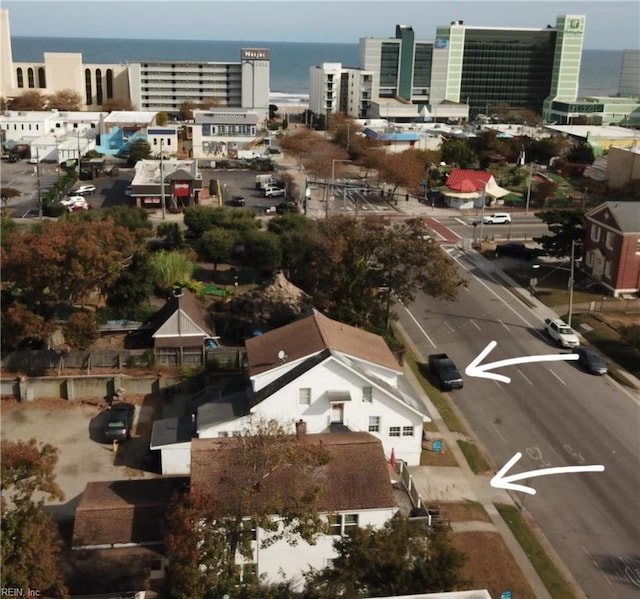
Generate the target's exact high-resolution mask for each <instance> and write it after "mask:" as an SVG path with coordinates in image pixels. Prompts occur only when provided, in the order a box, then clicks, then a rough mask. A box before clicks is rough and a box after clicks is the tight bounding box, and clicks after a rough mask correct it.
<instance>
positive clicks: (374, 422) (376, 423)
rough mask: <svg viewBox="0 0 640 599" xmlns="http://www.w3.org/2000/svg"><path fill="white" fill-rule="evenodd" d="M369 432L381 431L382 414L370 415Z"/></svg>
mask: <svg viewBox="0 0 640 599" xmlns="http://www.w3.org/2000/svg"><path fill="white" fill-rule="evenodd" d="M368 430H369V432H370V433H379V432H380V416H369V429H368Z"/></svg>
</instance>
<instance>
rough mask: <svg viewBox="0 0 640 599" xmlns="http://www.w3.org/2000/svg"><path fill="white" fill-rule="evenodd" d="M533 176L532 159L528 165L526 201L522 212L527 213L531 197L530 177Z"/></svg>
mask: <svg viewBox="0 0 640 599" xmlns="http://www.w3.org/2000/svg"><path fill="white" fill-rule="evenodd" d="M532 177H533V160H532V161H531V165H530V166H529V185H527V203H526V205H525V209H524V213H525V214H529V200H530V199H531V179H532Z"/></svg>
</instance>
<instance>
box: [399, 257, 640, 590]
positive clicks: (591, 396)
mask: <svg viewBox="0 0 640 599" xmlns="http://www.w3.org/2000/svg"><path fill="white" fill-rule="evenodd" d="M458 260H459V263H460V264H461V266H462V267H464V268H465V270H467V271H468V272H467V277H468V279H469V288H468V289H467V290H463V291H461V293H460V298H459V301H457V302H455V303H448V302H443V301H438V300H434V299H433V298H430V297H427V296H424V295H421V296H418V298H417V299H416V301H415V302H414V303H413V304H412V305H411V306H409V310H408V311H407V310H405V309H402V310H399V313H400V316H401V323H402V325H403V326H404V327H405V330H406V331H407V332H408V334H409V335H410V337H411V338H412V340H413V341H414V342H415V343H416V345H417V347H418V349H419V350H420V352H421V353H422V357H423V358H425V359H426V357H427V355H428V354H429V353H434V352H436V351H437V352H447V353H449V354H450V355H451V356H452V357H453V359H454V360H455V361H456V363H457V364H458V367H459V368H460V370H461V371H464V369H465V368H466V366H467V365H468V364H469V363H470V362H471V361H472V360H473V358H475V356H476V355H477V354H478V353H480V352H481V351H482V350H483V349H484V348H485V347H486V345H487V344H488V343H489V342H490V341H496V342H497V347H496V348H495V349H494V350H493V351H492V353H491V354H490V355H489V356H488V357H487V358H486V359H485V362H487V361H495V360H502V359H507V358H514V357H518V356H531V355H537V354H558V353H563V352H566V350H561V349H560V348H558V347H556V346H554V345H552V344H551V342H549V341H547V340H546V339H545V338H544V336H543V335H542V334H541V326H542V323H541V321H540V318H539V316H538V315H536V314H534V313H533V312H532V311H531V310H529V309H528V308H527V307H525V306H524V305H523V304H521V303H520V302H519V301H518V300H517V299H515V298H514V296H513V295H512V294H511V293H510V292H509V291H508V290H506V289H504V288H502V286H501V285H500V284H498V283H497V282H496V281H494V280H493V279H492V277H491V276H490V275H487V274H486V273H483V272H481V271H480V270H479V269H477V267H475V266H474V265H473V263H472V262H471V261H470V260H469V259H467V258H465V257H463V256H459V257H458ZM409 311H410V313H411V314H412V315H413V318H412V317H411V316H409V313H408V312H409ZM414 319H415V320H414ZM500 373H501V374H504V375H506V376H509V377H511V382H510V383H509V384H505V383H501V382H496V381H490V380H485V379H480V378H471V377H467V376H465V377H464V378H465V387H464V389H462V390H460V391H455V392H453V394H452V397H453V399H454V401H455V403H456V405H457V406H458V407H459V408H460V409H461V410H462V412H463V414H464V415H465V417H466V419H467V422H468V423H469V424H470V426H471V427H472V428H473V431H474V433H475V434H476V435H477V437H478V439H479V440H480V441H481V443H482V444H483V445H484V447H485V449H486V450H487V451H488V453H489V455H490V458H491V461H492V466H493V468H494V469H495V470H498V469H500V468H501V467H502V466H503V465H504V464H505V463H506V462H507V461H508V460H509V459H510V458H511V457H512V456H513V455H514V454H515V453H516V452H521V453H522V456H523V457H522V458H521V460H520V462H519V463H518V464H516V465H515V466H514V468H513V469H512V471H511V473H516V472H517V473H520V472H526V471H531V470H537V469H541V468H550V467H559V466H580V465H603V466H604V467H605V470H604V472H588V473H571V474H567V473H563V474H555V475H550V476H544V477H531V478H530V479H529V480H528V481H526V482H523V481H519V482H520V484H528V485H529V486H532V487H533V488H535V489H536V491H537V493H536V495H533V496H530V495H525V494H522V493H517V494H516V495H517V500H518V501H520V502H521V503H522V504H524V507H525V508H526V510H528V511H529V512H530V513H531V514H532V515H533V517H534V518H535V521H536V522H537V523H538V525H539V526H540V527H541V529H542V530H543V531H544V533H545V534H546V536H547V538H548V539H549V540H550V542H551V544H552V545H553V547H554V548H555V550H556V551H557V552H558V554H559V555H560V557H561V558H562V559H563V561H564V562H565V564H566V565H567V567H568V568H569V570H570V571H571V572H572V574H573V576H574V577H575V579H576V581H577V582H578V584H579V585H580V586H581V588H582V589H583V590H584V592H585V594H586V596H587V597H592V598H594V599H601V598H605V597H616V598H618V599H626V598H629V599H631V598H632V597H638V593H640V500H639V498H640V405H639V403H638V400H637V398H635V397H633V396H632V395H631V394H630V393H629V392H628V391H626V390H623V389H622V388H621V387H620V386H619V385H617V383H615V382H614V381H613V380H611V379H610V378H609V377H596V376H592V375H589V374H586V373H584V372H582V371H581V370H579V369H578V367H577V366H575V365H574V364H573V363H571V362H566V361H558V362H541V363H535V364H534V363H530V364H521V365H517V366H508V367H506V368H502V369H500ZM463 376H464V375H463ZM487 484H488V481H487Z"/></svg>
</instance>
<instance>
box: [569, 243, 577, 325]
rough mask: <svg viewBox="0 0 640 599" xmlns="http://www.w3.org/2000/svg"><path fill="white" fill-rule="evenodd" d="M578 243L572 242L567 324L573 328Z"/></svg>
mask: <svg viewBox="0 0 640 599" xmlns="http://www.w3.org/2000/svg"><path fill="white" fill-rule="evenodd" d="M575 247H576V242H575V240H573V239H572V240H571V274H570V275H569V316H568V318H567V324H568V325H569V326H571V317H572V315H573V314H572V313H573V269H574V266H573V264H574V254H575Z"/></svg>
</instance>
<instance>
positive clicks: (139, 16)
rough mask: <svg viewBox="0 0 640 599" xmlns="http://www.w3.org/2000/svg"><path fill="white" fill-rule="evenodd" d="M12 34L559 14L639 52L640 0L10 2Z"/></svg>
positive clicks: (365, 30)
mask: <svg viewBox="0 0 640 599" xmlns="http://www.w3.org/2000/svg"><path fill="white" fill-rule="evenodd" d="M2 6H3V7H4V8H7V9H8V10H9V19H10V24H11V33H12V35H14V36H35V37H102V38H125V39H126V38H138V39H216V40H243V41H244V40H246V41H254V40H255V41H272V42H276V41H291V42H296V41H297V42H330V43H339V42H344V43H353V44H356V43H358V40H359V39H360V38H361V37H392V36H393V35H394V31H395V25H396V23H402V24H409V25H413V28H414V30H415V32H416V38H418V39H432V38H433V37H434V35H435V27H436V26H437V25H446V24H448V23H449V22H450V21H452V20H454V19H461V20H463V21H464V22H465V23H467V24H469V25H477V26H499V27H536V28H537V27H545V26H546V25H547V24H550V25H555V20H556V16H557V15H560V14H584V15H586V17H587V26H586V34H585V48H590V49H611V50H622V49H632V48H639V47H640V2H638V1H637V0H629V1H626V0H625V1H622V2H616V1H607V0H602V1H600V2H585V1H582V0H568V1H567V0H564V1H548V2H545V1H538V0H529V1H527V2H524V1H520V0H509V1H504V2H491V1H489V2H487V1H485V0H468V1H466V2H456V1H455V0H454V1H449V0H422V1H408V2H406V1H402V0H399V1H395V0H393V1H392V0H384V1H383V0H378V1H376V0H374V1H371V0H367V1H365V0H361V1H352V2H340V1H339V0H335V1H332V0H329V1H324V2H317V1H314V0H296V1H284V2H273V1H270V0H253V1H249V0H247V1H245V0H234V1H232V2H222V1H218V0H200V1H188V0H187V1H179V0H173V1H168V0H167V1H164V0H139V1H137V2H136V1H130V0H127V1H125V0H82V1H75V2H62V1H57V0H40V1H31V0H20V1H11V0H9V1H6V2H3V4H2Z"/></svg>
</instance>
